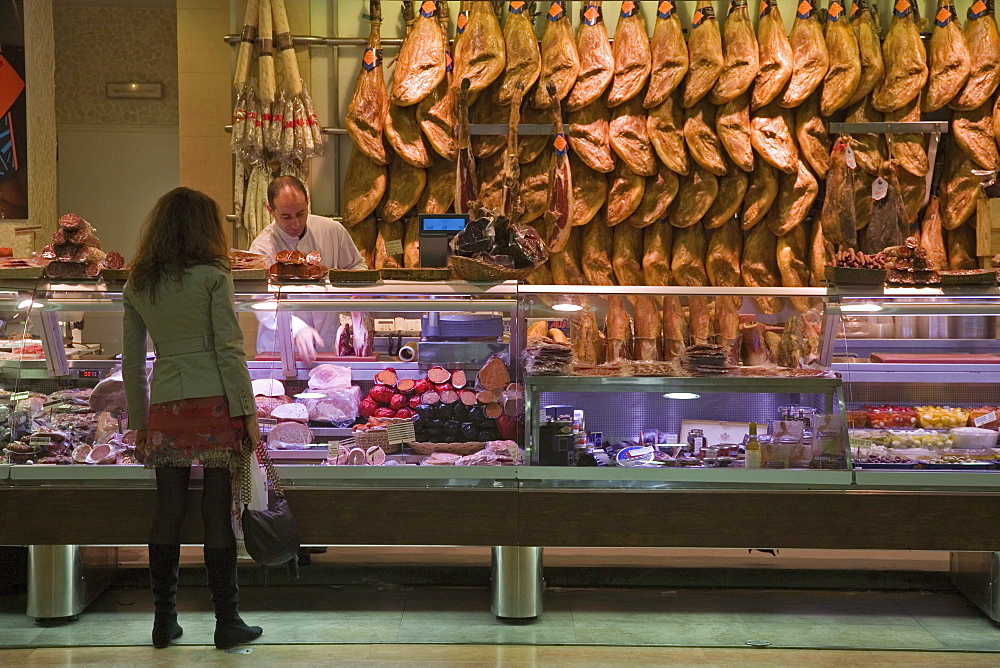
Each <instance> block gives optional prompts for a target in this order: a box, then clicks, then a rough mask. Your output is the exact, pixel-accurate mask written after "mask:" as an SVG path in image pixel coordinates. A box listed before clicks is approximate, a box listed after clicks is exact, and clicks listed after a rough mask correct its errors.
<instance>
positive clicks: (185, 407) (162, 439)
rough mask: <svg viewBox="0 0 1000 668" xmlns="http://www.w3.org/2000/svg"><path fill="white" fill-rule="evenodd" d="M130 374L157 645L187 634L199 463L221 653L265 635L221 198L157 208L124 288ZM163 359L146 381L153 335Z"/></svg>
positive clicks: (188, 194) (195, 195)
mask: <svg viewBox="0 0 1000 668" xmlns="http://www.w3.org/2000/svg"><path fill="white" fill-rule="evenodd" d="M123 302H124V307H125V318H124V333H123V345H122V375H123V378H124V382H125V396H126V401H127V403H128V413H129V426H130V427H131V428H132V429H135V430H136V452H137V454H138V455H139V457H140V458H142V459H143V461H144V463H145V465H146V467H147V468H153V469H155V470H156V512H155V514H154V516H153V526H152V528H151V530H150V534H149V574H150V583H151V586H152V589H153V602H154V605H155V617H154V622H153V646H154V647H167V646H168V645H170V643H171V641H172V640H174V639H176V638H179V637H180V635H181V627H180V626H179V625H178V624H177V579H178V567H179V559H180V539H181V524H182V523H183V520H184V515H185V512H186V510H187V496H188V483H189V481H190V478H191V466H192V465H193V464H197V463H200V464H201V465H202V466H203V468H204V484H203V487H202V497H201V516H202V520H203V521H204V525H205V569H206V570H207V572H208V586H209V588H210V589H211V591H212V601H213V603H214V605H215V620H216V622H215V646H216V647H218V648H219V649H226V648H229V647H233V646H235V645H238V644H240V643H244V642H247V641H250V640H253V639H255V638H257V637H259V636H260V635H261V633H262V631H261V629H260V627H259V626H247V625H246V624H245V623H244V622H243V620H242V619H241V618H240V616H239V611H238V601H239V587H238V584H237V577H236V575H237V572H236V538H235V535H234V533H233V526H232V521H231V517H232V515H231V505H232V483H233V481H234V480H238V475H237V472H238V464H239V460H240V455H241V453H242V452H243V447H244V439H245V437H249V438H248V439H247V442H249V443H251V444H254V445H256V443H257V441H258V440H259V439H260V431H259V429H258V427H257V413H256V407H255V405H254V398H253V391H252V389H251V385H250V374H249V372H248V371H247V365H246V355H245V353H244V350H243V332H242V331H241V330H240V326H239V322H238V321H237V319H236V311H235V308H234V293H233V281H232V276H231V274H230V269H229V258H228V244H227V243H226V236H225V232H224V230H223V226H222V213H221V211H220V209H219V205H218V204H217V203H216V202H215V200H213V199H212V198H210V197H208V196H207V195H204V194H203V193H200V192H198V191H196V190H191V189H189V188H175V189H174V190H171V191H170V192H168V193H167V194H166V195H164V196H163V197H161V198H160V199H159V201H158V202H157V203H156V206H155V207H153V210H152V211H151V212H150V214H149V217H148V218H147V219H146V222H145V225H144V227H143V231H142V236H141V238H140V240H139V246H138V249H137V251H136V256H135V259H134V261H133V263H132V273H131V276H130V278H129V280H128V283H126V285H125V289H124V291H123ZM147 334H148V335H149V338H150V339H152V342H153V348H154V349H155V352H156V361H155V362H154V364H153V373H152V376H151V379H152V380H151V381H147V377H146V335H147Z"/></svg>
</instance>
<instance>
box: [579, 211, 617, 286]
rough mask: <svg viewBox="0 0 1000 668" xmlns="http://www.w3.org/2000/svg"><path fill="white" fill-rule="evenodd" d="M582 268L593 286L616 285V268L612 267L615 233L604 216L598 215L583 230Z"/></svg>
mask: <svg viewBox="0 0 1000 668" xmlns="http://www.w3.org/2000/svg"><path fill="white" fill-rule="evenodd" d="M581 243H582V246H583V248H582V250H581V258H582V259H581V262H580V264H581V267H582V269H583V275H584V276H585V277H586V279H587V282H588V283H590V284H591V285H614V284H615V279H614V268H613V267H612V266H611V250H612V247H613V245H614V232H613V231H612V229H611V228H610V227H608V223H607V221H606V220H604V216H603V215H602V214H600V213H598V214H597V215H596V216H594V217H593V218H592V219H591V221H590V222H589V223H587V225H586V226H585V227H584V228H583V238H582V242H581Z"/></svg>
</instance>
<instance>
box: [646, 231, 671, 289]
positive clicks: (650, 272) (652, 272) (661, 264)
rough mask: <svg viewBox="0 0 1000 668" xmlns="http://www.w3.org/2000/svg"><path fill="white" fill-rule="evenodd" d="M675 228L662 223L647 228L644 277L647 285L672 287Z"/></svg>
mask: <svg viewBox="0 0 1000 668" xmlns="http://www.w3.org/2000/svg"><path fill="white" fill-rule="evenodd" d="M673 246H674V228H673V227H671V226H670V225H667V224H666V223H663V222H660V223H656V224H654V225H650V226H648V227H647V228H646V232H645V234H644V236H643V253H642V275H643V277H644V278H645V279H646V285H670V283H671V281H672V280H673V276H672V274H671V272H670V261H671V253H672V252H673Z"/></svg>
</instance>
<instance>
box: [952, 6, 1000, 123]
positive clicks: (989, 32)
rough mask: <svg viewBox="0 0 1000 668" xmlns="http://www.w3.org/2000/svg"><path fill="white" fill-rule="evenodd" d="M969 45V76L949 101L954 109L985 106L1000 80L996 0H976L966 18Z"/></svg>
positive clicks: (966, 34)
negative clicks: (994, 12)
mask: <svg viewBox="0 0 1000 668" xmlns="http://www.w3.org/2000/svg"><path fill="white" fill-rule="evenodd" d="M964 34H965V41H966V43H967V44H968V45H969V57H970V62H969V78H968V79H967V80H966V82H965V86H963V87H962V91H961V92H960V93H959V94H958V95H956V96H955V97H954V98H953V99H952V101H951V102H950V103H949V104H950V106H951V108H952V109H958V110H961V111H970V110H972V109H976V108H977V107H981V106H982V105H984V104H985V103H986V100H987V99H989V97H990V96H991V95H993V93H994V92H995V91H996V89H997V84H998V83H1000V32H998V31H997V22H996V19H995V18H994V16H993V3H987V2H984V1H983V0H976V1H975V2H973V3H972V6H971V7H969V13H968V14H967V18H966V21H965V30H964Z"/></svg>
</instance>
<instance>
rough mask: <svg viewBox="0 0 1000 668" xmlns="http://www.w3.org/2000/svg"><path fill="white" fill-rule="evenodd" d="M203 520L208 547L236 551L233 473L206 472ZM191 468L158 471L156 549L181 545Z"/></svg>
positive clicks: (151, 538) (221, 470)
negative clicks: (230, 474)
mask: <svg viewBox="0 0 1000 668" xmlns="http://www.w3.org/2000/svg"><path fill="white" fill-rule="evenodd" d="M202 470H203V471H204V474H205V479H204V484H203V486H202V492H201V518H202V521H203V522H204V524H205V547H207V548H232V547H236V536H235V535H234V534H233V524H232V521H231V519H230V507H231V505H232V489H231V487H230V481H229V469H226V468H204V469H202ZM190 480H191V467H181V466H164V467H159V468H157V469H156V513H155V514H154V515H153V527H152V529H150V532H149V542H150V544H152V545H179V544H180V542H181V525H182V524H183V523H184V514H185V513H186V512H187V497H188V483H189V482H190Z"/></svg>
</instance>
